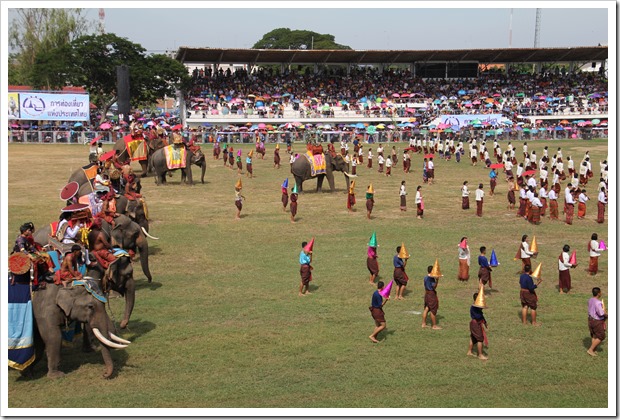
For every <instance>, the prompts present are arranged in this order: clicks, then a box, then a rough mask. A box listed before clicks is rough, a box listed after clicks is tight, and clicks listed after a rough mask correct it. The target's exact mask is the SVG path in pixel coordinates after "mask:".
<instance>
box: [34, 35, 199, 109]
mask: <svg viewBox="0 0 620 420" xmlns="http://www.w3.org/2000/svg"><path fill="white" fill-rule="evenodd" d="M145 52H146V50H145V49H144V48H143V47H142V46H141V45H139V44H134V43H133V42H131V41H129V40H127V39H126V38H121V37H118V36H116V35H114V34H103V35H87V36H82V37H80V38H78V39H76V40H74V41H73V42H71V43H70V44H67V45H65V46H62V47H60V48H57V49H55V50H52V51H48V52H45V53H41V54H39V56H38V57H37V59H36V60H35V65H34V69H33V70H34V74H36V75H37V76H36V77H35V78H34V79H33V82H34V83H33V86H35V87H39V86H41V85H44V84H51V86H52V87H54V88H58V87H62V86H65V85H73V86H83V87H84V88H85V89H86V91H87V92H88V93H89V95H90V100H91V102H93V103H94V104H96V105H97V107H98V109H99V110H100V111H101V115H102V116H101V118H102V120H103V119H104V118H105V115H106V113H107V111H108V109H110V107H111V106H112V105H113V104H114V103H115V102H116V101H117V99H118V93H117V90H116V68H117V66H120V65H123V64H124V65H127V66H128V67H129V79H130V95H131V102H132V106H134V107H139V106H143V105H148V104H152V103H154V102H155V101H156V100H157V99H159V98H163V97H164V96H165V95H168V96H174V94H175V92H176V90H177V89H181V90H184V89H187V88H188V87H189V85H190V82H191V78H190V76H189V74H188V71H187V69H186V68H185V66H184V65H183V64H181V63H180V62H178V61H176V60H174V59H172V58H169V57H167V56H165V55H161V54H157V55H151V56H147V55H146V54H145Z"/></svg>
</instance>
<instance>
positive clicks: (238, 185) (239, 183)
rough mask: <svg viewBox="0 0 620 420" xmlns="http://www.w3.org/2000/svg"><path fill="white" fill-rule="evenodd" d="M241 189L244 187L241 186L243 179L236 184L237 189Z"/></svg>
mask: <svg viewBox="0 0 620 420" xmlns="http://www.w3.org/2000/svg"><path fill="white" fill-rule="evenodd" d="M241 187H242V185H241V178H239V179H238V180H237V183H236V184H235V188H239V189H241Z"/></svg>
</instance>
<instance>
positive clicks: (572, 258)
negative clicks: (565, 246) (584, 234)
mask: <svg viewBox="0 0 620 420" xmlns="http://www.w3.org/2000/svg"><path fill="white" fill-rule="evenodd" d="M568 263H569V264H570V265H577V251H573V253H572V254H571V255H570V259H569V260H568Z"/></svg>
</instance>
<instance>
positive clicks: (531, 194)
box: [525, 190, 534, 203]
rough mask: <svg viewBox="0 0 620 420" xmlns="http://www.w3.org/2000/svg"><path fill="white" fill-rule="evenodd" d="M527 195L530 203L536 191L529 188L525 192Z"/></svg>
mask: <svg viewBox="0 0 620 420" xmlns="http://www.w3.org/2000/svg"><path fill="white" fill-rule="evenodd" d="M525 197H526V198H527V199H528V200H530V203H531V202H532V200H534V193H533V192H532V191H530V190H527V192H526V193H525Z"/></svg>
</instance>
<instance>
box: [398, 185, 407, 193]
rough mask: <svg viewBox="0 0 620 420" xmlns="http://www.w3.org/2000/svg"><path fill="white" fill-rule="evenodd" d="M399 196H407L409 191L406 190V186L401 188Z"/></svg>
mask: <svg viewBox="0 0 620 420" xmlns="http://www.w3.org/2000/svg"><path fill="white" fill-rule="evenodd" d="M399 195H407V191H406V190H405V186H404V185H401V186H400V192H399Z"/></svg>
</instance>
